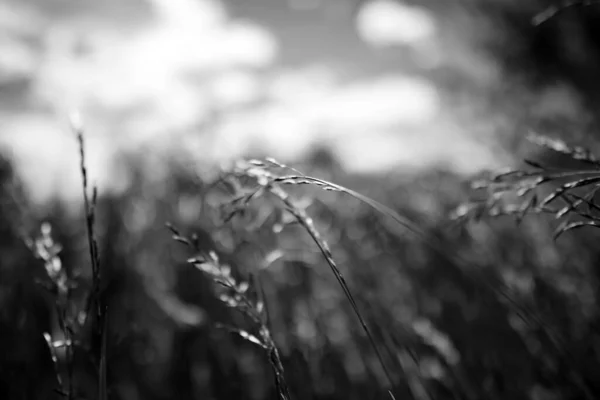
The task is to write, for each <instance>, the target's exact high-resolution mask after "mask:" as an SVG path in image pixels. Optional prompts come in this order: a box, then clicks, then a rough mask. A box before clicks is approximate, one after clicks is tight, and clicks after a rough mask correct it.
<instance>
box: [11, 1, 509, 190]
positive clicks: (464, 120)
mask: <svg viewBox="0 0 600 400" xmlns="http://www.w3.org/2000/svg"><path fill="white" fill-rule="evenodd" d="M69 1H70V0H69ZM247 1H250V0H247ZM253 1H255V2H257V3H261V1H262V2H264V1H267V0H253ZM336 1H338V2H339V0H336ZM67 2H68V1H67ZM109 3H110V5H111V7H114V8H115V10H112V11H111V12H113V13H115V14H116V13H119V12H120V11H119V10H120V9H119V7H126V6H127V7H130V8H131V7H133V6H132V4H134V3H135V4H136V5H135V7H145V8H146V9H147V10H148V11H149V12H148V13H140V14H141V15H147V17H144V18H140V19H141V20H140V21H136V23H135V24H132V23H131V24H129V25H131V26H133V27H127V25H125V24H122V25H118V24H117V25H115V24H116V23H115V22H114V21H113V20H112V19H110V18H102V17H98V16H97V15H98V14H97V13H93V12H91V11H89V12H86V9H85V7H82V8H81V9H78V10H77V12H72V13H62V14H61V13H49V12H47V10H45V9H42V8H41V7H38V6H36V5H35V4H36V2H35V1H34V0H28V1H17V0H12V1H8V0H0V32H2V31H4V32H5V33H8V34H7V35H0V84H2V83H9V82H20V81H23V82H28V85H24V87H25V89H21V90H20V89H19V88H20V87H19V86H17V87H16V88H14V90H15V93H10V92H9V91H6V92H5V93H6V94H5V93H3V91H1V90H0V117H1V118H0V132H1V133H0V143H4V146H5V148H8V149H9V150H10V151H11V152H12V153H13V154H14V156H15V158H16V159H17V160H18V162H19V166H20V168H21V170H22V171H23V173H24V175H25V177H26V178H27V179H28V180H29V181H30V182H34V183H35V185H33V187H34V191H35V194H36V195H37V196H38V197H44V196H46V195H48V194H50V193H60V194H61V195H67V196H68V195H69V193H74V194H76V195H78V194H79V189H78V188H79V186H78V185H79V176H78V170H77V152H76V150H75V149H76V148H75V146H76V142H75V141H74V138H73V136H72V135H71V134H70V133H69V130H68V123H67V121H68V115H69V113H70V112H71V111H75V110H78V111H79V112H80V113H81V115H82V118H83V120H84V123H85V125H86V127H87V129H88V143H87V145H88V154H89V163H90V169H91V171H92V173H93V175H94V176H95V177H96V179H97V180H98V181H99V182H100V185H101V187H103V188H105V190H106V189H109V188H110V187H111V186H115V187H116V186H119V184H118V182H117V181H118V179H117V178H118V177H117V176H116V175H115V173H114V171H112V170H111V168H110V166H111V165H112V164H111V157H113V156H114V154H115V153H116V152H118V151H120V150H123V149H135V148H142V146H147V147H146V148H150V149H155V150H157V149H162V148H166V147H168V148H170V149H172V150H175V151H182V152H184V151H187V152H192V154H195V155H197V157H198V158H201V159H202V161H206V160H214V161H215V162H221V161H224V160H228V159H232V158H236V157H241V156H243V155H244V153H246V152H247V151H259V152H262V153H264V154H268V155H271V156H273V157H275V158H281V159H283V160H287V161H294V160H299V159H301V158H302V157H303V156H304V155H306V154H307V153H308V151H310V149H311V146H313V145H314V144H323V143H325V144H326V145H328V146H330V147H331V148H332V150H333V151H334V153H335V154H337V155H338V156H339V157H340V159H341V161H342V164H343V165H345V166H346V167H347V168H348V170H351V171H357V172H376V171H383V170H387V169H390V168H395V167H398V166H403V167H410V168H411V169H420V168H427V167H429V166H431V165H433V164H435V163H439V162H442V163H447V164H448V165H450V166H452V167H453V168H455V169H457V170H458V171H459V172H471V171H474V170H476V169H479V168H482V167H485V166H489V165H490V164H492V165H493V164H494V163H496V162H497V161H498V159H497V157H496V156H495V153H494V151H495V150H494V149H492V148H490V146H489V143H490V140H491V138H492V136H493V133H494V132H493V129H491V128H490V129H489V130H488V131H480V132H468V129H467V128H468V126H469V125H470V124H472V122H473V121H472V119H471V118H472V117H471V116H469V115H468V113H461V112H460V110H457V108H456V107H455V104H452V101H450V100H449V94H448V93H446V92H444V90H443V89H441V88H440V87H439V86H438V85H437V84H436V83H435V82H433V81H432V80H431V79H430V78H428V73H429V71H431V70H432V68H433V69H434V68H441V67H443V66H444V65H445V64H444V63H446V64H449V65H450V64H452V66H453V67H456V65H457V62H456V60H457V57H459V58H460V57H462V59H464V60H467V63H466V64H465V65H464V66H463V67H464V68H474V67H473V66H477V67H476V68H478V70H479V72H481V71H483V73H484V74H487V75H484V76H490V77H493V76H495V74H496V72H497V71H495V69H494V68H493V67H491V65H492V64H493V63H489V62H487V63H486V60H485V59H480V58H478V57H479V56H477V51H476V49H475V50H472V51H471V52H466V50H464V48H463V49H462V52H461V53H459V54H451V53H452V49H445V48H444V40H446V39H445V38H444V37H443V35H442V34H441V33H440V31H439V27H438V25H439V21H438V20H437V19H436V17H435V16H434V15H433V14H432V13H431V12H429V11H427V10H426V9H425V8H422V7H418V6H414V5H411V6H409V5H405V4H403V3H402V2H401V1H392V0H373V1H371V2H365V5H364V6H363V7H362V8H361V9H360V10H359V11H358V13H357V14H356V16H355V18H354V20H353V21H352V20H349V21H348V23H347V24H346V25H343V26H342V25H340V24H337V25H333V24H330V25H326V26H330V27H331V29H332V32H333V30H336V29H337V31H335V32H333V33H332V37H334V36H335V35H338V36H340V37H344V38H345V39H344V40H345V41H344V42H340V43H339V44H338V45H339V46H340V47H343V46H345V45H347V46H348V48H351V47H352V48H356V49H359V50H357V51H360V52H362V53H361V54H366V55H369V54H371V57H362V56H359V57H355V60H354V61H352V62H348V61H347V60H345V61H343V62H342V61H339V60H337V61H336V60H333V61H332V60H331V58H328V54H327V53H324V54H323V56H318V57H313V58H306V59H305V60H304V61H303V62H302V63H295V64H293V65H290V63H286V59H285V56H284V55H285V54H288V53H289V52H290V51H292V50H290V48H289V40H288V42H287V43H286V42H285V40H282V39H281V35H279V34H278V32H279V31H278V30H277V29H276V28H272V27H269V24H268V23H265V22H264V21H260V22H259V21H256V20H253V19H252V18H247V17H244V16H243V15H242V16H239V15H235V16H234V14H235V13H234V11H235V9H234V7H233V6H230V7H228V6H226V5H225V4H223V3H221V2H219V1H217V0H212V1H211V0H146V2H145V3H144V1H142V0H123V1H122V2H120V3H119V2H108V3H107V4H109ZM129 3H131V4H129ZM282 3H283V2H282ZM321 3H322V2H320V1H312V2H310V4H308V3H307V4H305V6H306V7H304V6H303V7H301V6H300V5H299V3H298V2H294V1H290V2H289V7H290V9H289V10H288V11H286V12H287V14H286V15H287V16H288V17H287V18H294V16H295V15H300V14H302V13H316V12H317V10H318V9H319V8H320V7H321V6H322V4H321ZM83 4H87V0H86V2H83ZM127 4H129V5H127ZM309 6H310V7H309ZM63 8H66V9H67V10H68V9H69V8H68V7H63ZM295 13H299V14H295ZM310 15H312V14H310ZM302 18H306V16H302ZM315 18H317V17H315ZM325 23H326V24H327V21H325ZM274 24H275V23H274ZM273 26H275V25H273ZM344 29H350V30H349V31H348V33H344V32H346V31H345V30H344ZM352 30H353V31H354V32H355V35H356V37H353V36H352V34H351V32H352ZM335 37H337V36H335ZM294 40H295V41H296V42H294V43H303V45H304V46H305V47H309V48H311V46H312V45H311V43H310V42H309V43H305V42H302V41H303V40H305V39H304V36H303V32H302V31H300V32H298V33H297V34H296V37H294ZM313 43H314V47H315V48H317V47H318V45H317V43H316V42H313ZM353 46H354V47H353ZM298 47H301V46H298ZM465 48H466V47H465ZM332 50H333V49H332ZM382 51H383V52H389V54H395V53H394V52H403V53H401V54H405V57H404V58H401V59H400V62H397V59H393V60H392V61H393V62H390V61H389V60H388V61H385V60H386V59H385V57H383V56H382V54H388V53H381V52H382ZM332 52H333V51H332ZM382 60H383V61H382ZM423 60H426V61H427V62H426V63H425V64H423V62H424V61H423ZM469 60H470V62H469ZM354 62H356V65H363V66H365V68H366V69H369V68H371V64H372V65H376V64H377V63H382V62H387V64H386V65H387V67H388V68H387V70H386V71H379V72H376V73H369V74H358V73H356V67H355V65H354ZM459 67H460V66H459ZM463 67H460V68H463ZM419 68H421V69H422V70H423V71H421V70H420V69H419ZM352 71H354V72H352ZM1 87H4V86H1ZM6 87H8V88H9V89H10V88H11V87H12V86H6ZM7 99H10V101H7ZM15 104H16V105H15Z"/></svg>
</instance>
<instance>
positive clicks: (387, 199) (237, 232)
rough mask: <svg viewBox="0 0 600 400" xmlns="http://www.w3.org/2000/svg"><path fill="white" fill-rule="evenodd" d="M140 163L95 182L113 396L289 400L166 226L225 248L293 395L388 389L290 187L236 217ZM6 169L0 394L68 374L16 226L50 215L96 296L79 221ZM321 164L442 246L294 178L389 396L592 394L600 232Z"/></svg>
mask: <svg viewBox="0 0 600 400" xmlns="http://www.w3.org/2000/svg"><path fill="white" fill-rule="evenodd" d="M131 165H132V168H134V171H135V174H134V175H135V176H136V178H135V179H134V183H133V185H132V186H131V187H130V188H129V189H128V191H127V192H126V193H124V194H123V195H119V196H116V195H112V196H102V194H100V197H99V199H98V205H97V208H96V221H97V227H96V230H97V235H98V238H99V255H100V260H101V265H102V268H103V269H102V271H103V274H104V276H103V279H106V282H107V284H106V291H105V294H104V296H105V297H104V301H105V302H106V304H107V307H108V309H109V310H110V313H109V321H108V324H107V349H106V362H107V366H108V367H107V387H108V390H109V391H108V397H109V398H123V399H130V398H131V399H135V398H145V399H146V398H147V399H171V398H173V399H192V398H215V399H217V398H219V399H221V398H223V399H225V398H250V399H264V398H273V396H275V388H274V381H273V375H272V371H271V367H270V365H269V361H268V360H267V359H265V355H264V352H262V351H261V349H260V348H259V347H257V346H256V345H255V343H251V342H249V341H248V340H245V339H248V337H246V338H244V337H239V335H238V336H236V335H231V334H230V333H229V332H228V331H226V330H223V329H219V328H218V326H219V325H225V326H231V327H235V328H236V329H239V330H242V331H244V332H252V329H253V326H252V324H251V321H248V320H247V319H245V318H244V315H240V314H239V313H237V312H236V310H235V307H233V309H232V308H230V307H227V304H224V303H223V302H222V301H221V299H219V298H218V296H217V295H216V293H215V291H214V286H213V282H212V280H211V278H210V277H207V276H205V275H204V274H203V273H202V272H201V271H198V270H197V269H195V268H193V266H190V265H188V264H187V263H186V260H187V259H188V258H190V256H194V254H192V255H190V254H189V253H188V252H186V250H185V249H184V248H182V247H180V246H177V244H176V243H173V241H172V240H171V237H170V234H169V232H168V230H166V229H165V228H164V223H165V222H167V221H171V222H172V223H173V224H174V226H177V228H178V229H179V230H180V231H181V232H186V233H189V234H190V235H191V234H192V233H193V232H195V233H196V234H197V240H196V241H197V246H198V251H200V252H203V253H205V254H208V252H210V251H211V250H212V251H215V252H217V253H218V254H219V259H220V260H221V262H222V263H224V264H226V265H229V266H231V269H232V274H234V276H236V277H239V279H240V281H248V282H251V284H252V286H253V289H252V290H255V291H256V292H257V293H260V297H261V298H262V299H264V304H265V306H264V307H265V312H266V313H267V315H268V320H267V321H266V324H267V325H266V326H268V329H269V330H270V332H271V337H272V340H273V343H274V345H275V346H277V349H278V354H279V356H280V358H281V361H282V364H283V365H282V367H283V369H284V370H285V381H286V382H287V386H288V387H289V393H290V395H291V397H292V398H295V399H296V398H297V399H301V398H306V399H313V398H317V399H318V398H321V399H325V398H340V399H342V398H344V399H364V398H381V397H386V396H388V394H387V393H386V390H385V389H386V388H388V382H387V380H386V378H385V376H384V375H383V371H382V369H381V365H380V362H379V360H378V357H377V354H376V353H375V352H374V350H373V346H372V344H371V343H370V342H369V340H368V338H367V337H366V336H365V334H364V331H363V330H362V329H361V326H360V324H359V323H358V321H357V320H356V317H355V315H354V313H353V311H352V309H351V307H350V304H349V303H348V301H347V300H346V298H345V297H344V293H343V291H342V290H341V288H340V287H339V285H338V283H337V281H336V278H335V276H334V275H332V274H331V272H330V271H329V269H328V267H327V264H326V260H325V259H324V258H323V257H322V256H321V254H320V252H319V249H318V247H317V246H316V245H315V243H314V242H313V241H312V240H311V238H310V236H309V234H308V233H307V232H306V230H305V229H303V228H302V226H301V225H300V224H298V223H297V222H295V219H294V218H292V217H293V215H290V214H289V213H288V212H287V211H285V209H282V208H281V207H280V205H279V203H278V202H279V200H278V199H277V198H275V197H272V196H271V197H269V196H268V195H265V196H263V197H261V198H258V199H256V201H253V202H251V203H248V204H247V206H246V207H245V208H244V213H243V214H242V215H238V216H236V217H235V218H232V219H230V220H229V221H228V222H225V218H224V217H225V216H226V215H227V213H224V212H223V211H224V209H223V207H222V205H223V204H231V202H232V199H233V198H234V193H233V192H227V191H226V190H223V189H222V187H223V186H221V187H220V188H219V187H215V186H213V185H210V183H211V182H202V181H201V180H199V179H198V178H197V177H196V176H194V175H193V174H192V173H191V172H189V171H187V170H186V169H185V168H182V167H180V166H178V165H177V163H176V162H175V161H173V162H172V166H171V167H170V168H171V173H170V174H168V176H169V178H168V179H167V180H165V181H156V180H155V179H153V178H152V177H151V176H148V175H147V173H146V172H145V171H144V168H143V167H142V166H141V164H139V165H137V166H136V163H135V162H134V161H132V162H131ZM2 168H3V170H2V179H3V182H2V183H3V184H2V208H1V210H0V218H1V219H2V223H1V224H0V232H1V234H2V240H0V255H1V257H0V273H1V276H2V279H1V280H0V310H1V312H0V324H1V329H0V335H1V337H0V339H1V340H0V346H1V351H0V369H1V372H2V373H1V374H0V392H2V393H7V397H5V398H32V399H37V398H49V397H51V396H52V393H53V392H52V390H53V388H54V387H55V385H56V378H55V377H56V374H55V373H54V370H53V365H52V361H51V358H50V354H49V352H48V347H47V345H46V343H45V342H44V336H43V333H44V332H51V333H55V332H57V329H58V327H57V326H52V321H54V317H53V314H52V313H53V312H54V311H53V305H52V299H51V298H50V297H48V296H47V295H45V292H44V291H43V290H42V289H41V288H40V286H39V285H38V284H37V283H36V281H37V279H36V277H37V278H43V277H44V274H45V270H44V266H43V263H42V262H39V261H36V260H35V259H34V258H33V256H32V255H31V254H30V252H29V250H28V249H27V247H26V246H25V245H24V243H23V242H22V241H21V239H20V237H21V235H22V234H23V232H26V233H31V232H34V231H35V230H36V224H35V223H33V222H32V221H40V222H41V221H48V222H49V223H50V224H51V226H52V227H53V230H52V232H53V235H54V236H55V240H56V241H57V242H58V243H60V244H61V245H62V246H63V250H62V251H61V253H60V257H61V262H62V263H63V264H64V265H65V266H66V267H67V268H70V269H72V270H73V271H80V274H81V278H80V279H81V282H82V285H83V286H82V288H85V287H86V286H85V284H87V283H89V282H90V279H91V277H89V254H88V248H87V242H86V241H87V239H86V235H85V225H84V224H83V223H82V221H83V220H84V219H83V217H82V216H78V215H76V213H73V212H69V213H67V212H65V210H64V208H63V206H62V205H61V204H60V203H55V204H51V205H49V206H48V207H47V208H45V209H37V210H32V209H31V208H30V207H28V204H27V201H26V196H25V195H20V196H16V195H15V191H14V189H12V188H14V187H15V185H14V184H12V185H9V184H8V182H10V181H13V183H14V181H15V179H16V178H15V176H14V173H13V172H11V170H10V163H8V162H5V163H4V164H3V167H2ZM306 172H307V173H311V172H312V171H311V170H310V168H308V167H306ZM314 173H315V175H317V176H318V177H322V178H326V179H327V180H329V181H333V182H339V183H341V184H343V185H345V186H347V187H352V188H353V189H356V190H357V191H358V192H360V193H363V194H365V195H369V196H371V197H373V198H376V199H377V200H378V201H380V202H381V203H383V204H386V205H389V206H390V207H391V208H392V209H393V210H394V211H395V212H397V213H399V214H400V215H402V216H405V217H407V218H409V219H410V220H412V221H414V223H415V224H416V225H417V226H418V228H419V230H421V231H422V232H424V233H425V234H426V235H427V236H431V237H435V238H437V240H438V241H439V243H441V244H442V245H441V246H443V248H442V249H441V250H442V252H434V251H432V250H431V247H430V245H428V244H426V243H425V242H424V241H423V240H422V238H420V237H418V236H416V235H414V234H412V233H411V232H410V231H406V230H404V229H402V228H401V227H400V226H399V225H397V224H396V223H395V222H394V221H393V220H391V219H390V218H389V217H386V216H385V215H381V214H380V213H378V212H377V211H374V210H373V209H371V208H369V207H367V206H364V205H362V204H360V203H359V202H357V201H356V199H354V198H351V197H350V198H346V197H343V196H342V195H340V193H335V192H331V193H322V192H319V191H317V190H315V189H311V187H309V186H306V187H305V186H298V187H290V188H288V189H289V196H290V198H289V201H290V202H293V204H294V205H295V206H297V207H299V208H300V209H302V210H304V212H305V213H306V215H307V216H310V218H312V221H313V223H314V226H315V228H316V229H318V230H319V232H320V234H321V235H322V237H323V238H324V240H326V241H327V242H328V243H329V245H330V247H331V254H332V256H333V258H334V259H335V260H336V262H337V265H338V267H339V269H340V271H341V273H342V274H343V275H344V277H345V279H346V282H347V284H348V288H349V289H350V291H351V292H352V294H353V295H354V298H355V300H356V304H357V307H358V309H359V310H360V311H361V315H362V316H363V318H364V319H365V323H366V324H367V325H368V326H369V328H370V330H371V333H372V336H373V339H374V341H375V343H376V344H377V346H378V348H379V349H380V352H381V359H382V361H383V363H384V364H385V367H386V369H387V370H388V371H389V374H390V378H391V381H392V382H391V383H392V387H391V390H392V392H393V394H394V396H395V398H398V399H400V398H414V399H482V398H486V399H487V398H491V399H529V398H547V397H548V396H557V397H556V398H565V399H568V398H586V397H587V398H593V397H594V396H597V395H598V393H599V392H600V387H598V384H597V382H598V376H597V374H598V372H597V371H599V370H600V369H599V368H598V359H599V358H598V356H597V354H596V351H597V350H596V349H595V347H594V337H595V333H594V332H595V329H596V324H597V315H598V311H597V306H596V296H597V289H596V287H597V284H596V282H597V279H598V278H597V272H596V271H597V269H596V268H595V263H596V260H597V259H598V254H597V251H596V250H595V249H596V246H594V245H593V244H594V241H595V240H596V239H595V236H596V234H595V232H594V231H590V232H587V231H586V232H577V231H574V232H569V233H567V234H565V235H564V236H563V237H562V238H561V239H560V241H558V242H554V241H553V236H552V229H551V228H552V225H551V223H550V222H549V221H547V220H545V219H544V218H542V217H527V218H526V219H525V220H524V221H522V223H521V225H520V226H516V224H515V223H514V222H513V221H512V220H510V219H505V220H496V221H491V220H484V221H481V222H469V223H467V224H464V225H456V224H452V223H450V222H449V220H448V219H447V216H448V215H450V213H451V211H452V210H453V209H454V208H455V207H456V206H457V205H458V204H459V203H460V202H461V201H463V200H464V199H465V197H466V195H465V192H464V190H463V189H462V187H463V185H462V184H461V182H460V180H459V179H458V178H457V177H454V176H452V175H451V174H449V173H446V172H431V173H429V174H426V175H423V176H421V177H418V178H417V179H415V180H414V181H412V182H403V183H402V185H399V184H398V183H397V182H394V181H393V179H392V178H389V179H383V178H381V179H380V180H379V181H377V182H374V179H375V178H372V177H371V178H369V179H365V178H361V177H352V176H347V175H344V174H343V173H342V172H341V171H339V170H336V169H335V168H331V169H329V170H328V171H324V170H315V171H314ZM375 183H376V184H375ZM230 188H232V186H231V185H230ZM15 200H17V203H18V207H17V205H15ZM15 210H21V212H20V213H17V212H16V211H15ZM225 211H227V210H225ZM27 221H29V222H27ZM444 253H448V254H450V253H451V254H456V255H458V256H459V257H460V260H462V261H464V262H461V263H457V262H454V261H453V259H452V258H448V257H445V256H444ZM236 279H238V278H236ZM86 282H87V283H86ZM499 292H502V293H505V294H506V295H507V297H502V296H499V295H498V293H499ZM507 298H510V299H511V301H512V302H509V301H507ZM513 302H514V303H513ZM516 306H518V307H516ZM523 310H525V313H524V312H523ZM61 356H62V355H61V354H58V357H59V359H60V357H61ZM73 362H74V363H77V366H78V367H77V368H78V369H77V374H76V377H75V386H77V387H78V388H81V389H80V390H81V391H82V392H85V393H90V390H89V387H94V385H95V381H94V379H95V378H94V377H95V376H96V375H95V373H96V371H94V369H93V365H89V364H88V363H87V362H86V356H85V349H83V351H81V352H79V353H78V352H75V360H74V361H73ZM33 381H35V382H38V383H37V384H36V385H32V384H31V382H33ZM86 387H87V388H88V389H86ZM91 393H92V395H93V392H91ZM88 396H90V395H89V394H88ZM582 396H583V397H582ZM57 397H58V395H57Z"/></svg>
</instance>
